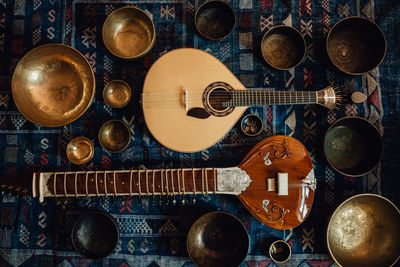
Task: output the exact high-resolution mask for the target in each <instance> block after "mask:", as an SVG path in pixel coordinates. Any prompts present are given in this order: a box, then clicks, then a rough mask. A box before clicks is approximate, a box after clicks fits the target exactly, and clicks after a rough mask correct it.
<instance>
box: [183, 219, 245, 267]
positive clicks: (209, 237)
mask: <svg viewBox="0 0 400 267" xmlns="http://www.w3.org/2000/svg"><path fill="white" fill-rule="evenodd" d="M249 244H250V241H249V235H248V233H247V230H246V228H245V227H244V225H243V224H242V222H241V221H240V220H239V219H238V218H236V217H235V216H233V215H231V214H229V213H226V212H210V213H207V214H205V215H203V216H202V217H200V218H199V219H198V220H197V221H195V223H194V224H193V225H192V227H191V228H190V230H189V233H188V236H187V251H188V254H189V256H190V258H191V259H192V261H193V262H194V263H195V264H196V265H197V266H200V267H201V266H207V267H214V266H219V267H220V266H238V265H240V264H241V263H242V262H243V261H244V259H245V258H246V255H247V253H248V250H249Z"/></svg>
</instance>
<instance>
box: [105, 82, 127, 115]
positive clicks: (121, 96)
mask: <svg viewBox="0 0 400 267" xmlns="http://www.w3.org/2000/svg"><path fill="white" fill-rule="evenodd" d="M131 94H132V90H131V87H130V86H129V84H127V83H126V82H124V81H121V80H114V81H111V82H109V83H107V84H106V86H105V87H104V90H103V99H104V101H105V102H106V103H107V105H109V106H110V107H112V108H122V107H125V106H126V105H127V104H128V103H129V100H130V99H131Z"/></svg>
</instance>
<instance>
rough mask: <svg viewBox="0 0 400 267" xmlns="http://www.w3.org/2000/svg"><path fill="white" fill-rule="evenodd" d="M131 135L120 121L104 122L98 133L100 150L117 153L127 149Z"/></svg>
mask: <svg viewBox="0 0 400 267" xmlns="http://www.w3.org/2000/svg"><path fill="white" fill-rule="evenodd" d="M130 140H131V133H130V131H129V128H128V126H127V125H126V124H125V123H124V122H122V121H120V120H109V121H106V122H105V123H104V124H103V125H102V126H101V128H100V131H99V142H100V145H101V147H102V148H104V149H105V150H107V151H108V152H111V153H118V152H121V151H123V150H124V149H125V148H127V147H128V145H129V143H130Z"/></svg>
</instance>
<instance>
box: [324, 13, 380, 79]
mask: <svg viewBox="0 0 400 267" xmlns="http://www.w3.org/2000/svg"><path fill="white" fill-rule="evenodd" d="M326 49H327V52H328V56H329V59H330V60H331V62H332V63H333V65H335V66H336V67H337V68H338V69H339V70H341V71H343V72H345V73H347V74H351V75H359V74H363V73H366V72H369V71H371V70H373V69H374V68H376V67H377V66H379V64H381V62H382V61H383V58H384V57H385V54H386V38H385V35H384V34H383V32H382V30H381V29H380V28H379V26H378V25H377V24H375V23H374V22H372V21H370V20H368V19H366V18H362V17H348V18H345V19H342V20H341V21H339V22H338V23H336V24H335V25H334V26H333V27H332V29H331V30H330V31H329V33H328V36H327V38H326Z"/></svg>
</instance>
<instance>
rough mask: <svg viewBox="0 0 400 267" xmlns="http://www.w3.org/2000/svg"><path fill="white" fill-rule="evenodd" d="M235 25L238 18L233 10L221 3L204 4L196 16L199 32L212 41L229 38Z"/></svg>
mask: <svg viewBox="0 0 400 267" xmlns="http://www.w3.org/2000/svg"><path fill="white" fill-rule="evenodd" d="M235 23H236V17H235V13H234V11H233V10H232V8H231V7H230V6H229V5H228V4H226V3H224V2H220V1H210V2H206V3H204V4H203V5H201V6H200V7H199V9H198V10H197V12H196V15H195V24H196V27H197V30H198V31H199V33H200V34H201V35H203V36H204V37H205V38H208V39H211V40H219V39H223V38H225V37H227V36H228V35H229V34H230V33H231V32H232V31H233V29H234V28H235Z"/></svg>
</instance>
